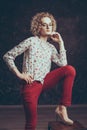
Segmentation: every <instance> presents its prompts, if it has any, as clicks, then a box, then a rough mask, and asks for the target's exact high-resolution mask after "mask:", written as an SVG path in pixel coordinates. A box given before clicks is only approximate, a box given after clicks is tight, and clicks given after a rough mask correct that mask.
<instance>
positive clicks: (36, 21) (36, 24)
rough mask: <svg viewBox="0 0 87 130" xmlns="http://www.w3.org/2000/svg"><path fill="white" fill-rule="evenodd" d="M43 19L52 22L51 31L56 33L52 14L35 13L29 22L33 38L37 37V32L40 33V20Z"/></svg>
mask: <svg viewBox="0 0 87 130" xmlns="http://www.w3.org/2000/svg"><path fill="white" fill-rule="evenodd" d="M43 17H49V18H50V19H51V21H52V31H56V28H57V24H56V20H55V18H54V17H53V15H52V14H50V13H48V12H41V13H37V14H36V15H35V16H34V17H33V18H32V20H31V28H30V30H31V32H32V34H33V35H34V36H36V35H37V36H39V35H40V34H39V32H40V25H41V19H42V18H43Z"/></svg>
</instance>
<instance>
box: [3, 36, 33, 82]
mask: <svg viewBox="0 0 87 130" xmlns="http://www.w3.org/2000/svg"><path fill="white" fill-rule="evenodd" d="M30 44H31V39H30V38H28V39H26V40H24V41H23V42H21V43H20V44H19V45H17V46H15V47H14V48H13V49H11V50H10V51H8V52H7V53H6V54H5V55H4V56H3V59H4V61H5V62H6V64H7V65H8V67H9V69H10V70H11V71H12V72H13V73H14V74H15V75H16V76H17V77H18V78H20V79H24V80H25V81H26V82H29V81H30V77H31V76H30V75H27V74H26V73H21V72H20V71H19V70H18V69H17V67H16V65H15V62H14V60H15V58H16V57H17V56H18V55H21V54H22V53H23V52H24V51H26V50H27V49H29V46H30Z"/></svg>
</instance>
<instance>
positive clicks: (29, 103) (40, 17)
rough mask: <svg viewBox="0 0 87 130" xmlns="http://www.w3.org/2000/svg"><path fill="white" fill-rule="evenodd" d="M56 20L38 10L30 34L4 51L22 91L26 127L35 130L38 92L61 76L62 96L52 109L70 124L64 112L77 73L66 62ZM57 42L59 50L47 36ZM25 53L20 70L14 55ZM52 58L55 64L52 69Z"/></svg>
mask: <svg viewBox="0 0 87 130" xmlns="http://www.w3.org/2000/svg"><path fill="white" fill-rule="evenodd" d="M56 28H57V23H56V20H55V18H54V16H53V15H52V14H50V13H49V12H40V13H37V14H36V15H35V16H33V18H32V20H31V28H30V29H31V32H32V34H33V36H31V37H29V38H27V39H25V40H23V41H22V42H20V43H19V44H18V45H16V46H15V47H14V48H13V49H11V50H10V51H8V52H7V53H6V54H4V56H3V59H4V61H5V62H6V64H7V65H8V67H9V69H10V70H11V71H12V72H13V73H14V74H15V75H16V76H17V77H18V78H19V79H21V81H22V82H21V83H22V87H21V95H22V99H23V106H24V112H25V119H26V123H25V130H35V128H36V125H37V104H38V98H39V96H40V94H41V93H42V92H43V91H45V90H48V89H51V88H53V87H55V86H56V84H58V82H59V81H60V80H61V79H63V86H62V88H63V89H62V97H61V99H60V103H59V105H58V106H57V108H56V110H55V112H56V114H57V115H59V117H60V118H61V119H62V121H63V122H64V123H66V124H67V125H73V123H74V121H73V120H71V119H70V118H69V116H68V113H67V107H69V106H70V105H71V97H72V88H73V83H74V79H75V75H76V71H75V68H74V67H73V66H71V65H68V63H67V57H66V50H65V47H64V41H63V39H62V37H61V35H60V34H59V33H58V32H56ZM49 38H50V39H51V40H52V41H53V42H56V44H58V45H59V50H58V51H57V49H56V48H55V47H54V45H52V44H50V43H49V41H48V39H49ZM22 53H24V56H23V69H22V72H20V71H19V69H18V68H17V66H16V65H15V62H14V61H15V58H16V57H17V56H19V55H21V54H22ZM52 62H54V63H56V64H57V65H58V68H56V69H54V70H51V63H52Z"/></svg>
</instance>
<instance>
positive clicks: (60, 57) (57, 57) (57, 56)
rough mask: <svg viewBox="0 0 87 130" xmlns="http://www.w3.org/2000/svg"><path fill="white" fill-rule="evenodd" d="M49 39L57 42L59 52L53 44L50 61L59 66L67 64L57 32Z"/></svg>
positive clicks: (61, 41) (64, 51)
mask: <svg viewBox="0 0 87 130" xmlns="http://www.w3.org/2000/svg"><path fill="white" fill-rule="evenodd" d="M51 39H52V40H53V41H55V42H56V43H57V44H59V53H58V52H57V50H56V48H55V47H54V46H53V47H52V61H53V62H55V63H56V64H57V65H59V66H65V65H67V58H66V50H65V47H64V42H63V40H62V37H61V35H60V34H59V33H53V35H52V36H51Z"/></svg>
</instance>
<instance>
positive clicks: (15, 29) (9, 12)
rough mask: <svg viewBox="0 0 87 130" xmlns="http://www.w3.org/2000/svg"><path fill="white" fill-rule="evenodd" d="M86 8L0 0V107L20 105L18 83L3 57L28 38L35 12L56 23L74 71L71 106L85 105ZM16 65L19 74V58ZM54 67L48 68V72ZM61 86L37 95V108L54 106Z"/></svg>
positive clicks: (80, 0) (77, 3)
mask: <svg viewBox="0 0 87 130" xmlns="http://www.w3.org/2000/svg"><path fill="white" fill-rule="evenodd" d="M86 8H87V4H86V0H27V1H26V0H25V1H22V0H14V1H13V0H7V1H6V0H3V1H0V104H1V105H14V104H21V103H22V101H21V95H20V87H19V80H18V79H17V78H16V77H15V76H14V75H13V74H12V72H10V71H9V69H8V67H7V66H6V64H5V63H4V61H3V59H2V57H3V55H4V54H5V53H6V52H7V51H8V50H9V49H11V48H12V47H14V46H15V45H17V44H18V43H19V42H20V41H22V40H24V39H26V38H27V37H30V36H31V33H30V20H31V18H32V16H34V15H35V14H36V13H37V12H42V11H45V12H46V11H47V12H49V13H52V14H53V15H54V17H55V18H56V20H57V23H58V27H57V31H58V32H59V33H61V35H62V37H63V39H64V42H65V47H66V50H67V58H68V63H69V64H71V65H73V66H74V67H75V68H76V71H77V75H76V79H75V83H74V87H73V95H72V103H73V104H86V103H87V52H86V46H87V45H86V44H87V9H86ZM15 62H16V65H17V66H18V68H19V69H20V70H21V66H22V55H21V56H19V57H17V58H16V60H15ZM55 68H56V65H54V64H52V69H55ZM61 85H62V84H61V82H60V83H59V85H58V86H56V87H55V88H54V89H53V90H50V91H47V92H44V93H43V94H41V96H40V99H39V104H56V103H58V101H59V98H60V96H61Z"/></svg>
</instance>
